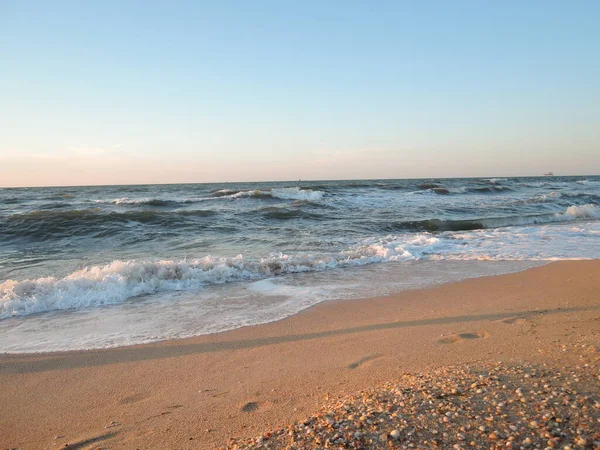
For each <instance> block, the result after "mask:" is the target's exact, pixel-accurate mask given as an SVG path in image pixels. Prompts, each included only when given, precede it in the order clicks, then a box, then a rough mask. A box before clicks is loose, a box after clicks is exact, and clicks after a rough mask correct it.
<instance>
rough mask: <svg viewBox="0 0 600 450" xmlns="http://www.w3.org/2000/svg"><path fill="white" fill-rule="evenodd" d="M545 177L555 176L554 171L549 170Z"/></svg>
mask: <svg viewBox="0 0 600 450" xmlns="http://www.w3.org/2000/svg"><path fill="white" fill-rule="evenodd" d="M544 176H545V177H553V176H554V172H548V173H545V174H544Z"/></svg>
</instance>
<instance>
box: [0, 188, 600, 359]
mask: <svg viewBox="0 0 600 450" xmlns="http://www.w3.org/2000/svg"><path fill="white" fill-rule="evenodd" d="M589 258H600V176H577V177H575V176H574V177H562V176H552V177H533V178H454V179H420V180H415V179H410V180H348V181H310V182H307V181H297V182H289V181H288V182H265V183H222V184H181V185H144V186H141V185H135V186H87V187H46V188H5V189H0V353H29V352H46V351H66V350H82V349H96V348H107V347H116V346H124V345H131V344H139V343H147V342H154V341H160V340H165V339H174V338H183V337H190V336H197V335H202V334H209V333H217V332H221V331H225V330H231V329H234V328H239V327H244V326H249V325H256V324H260V323H266V322H272V321H276V320H280V319H283V318H285V317H287V316H290V315H292V314H295V313H297V312H299V311H301V310H303V309H306V308H308V307H310V306H312V305H315V304H317V303H319V302H323V301H328V300H344V299H350V298H363V297H372V296H379V295H387V294H391V293H394V292H398V291H402V290H406V289H414V288H423V287H429V286H433V285H436V284H440V283H444V282H449V281H456V280H461V279H465V278H471V277H480V276H488V275H495V274H503V273H511V272H516V271H520V270H524V269H527V268H530V267H535V266H538V265H541V264H546V263H548V262H550V261H556V260H567V259H589ZM599 275H600V274H599Z"/></svg>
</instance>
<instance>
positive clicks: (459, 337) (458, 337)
mask: <svg viewBox="0 0 600 450" xmlns="http://www.w3.org/2000/svg"><path fill="white" fill-rule="evenodd" d="M484 337H487V333H483V332H481V333H458V334H452V335H450V336H446V337H443V338H441V339H438V342H439V343H440V344H454V343H456V342H461V341H471V340H473V339H481V338H484Z"/></svg>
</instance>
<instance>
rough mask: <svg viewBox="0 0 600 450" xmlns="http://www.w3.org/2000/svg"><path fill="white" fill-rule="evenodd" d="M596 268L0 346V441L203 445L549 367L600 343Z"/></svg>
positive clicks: (578, 266)
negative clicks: (327, 404) (142, 337)
mask: <svg viewBox="0 0 600 450" xmlns="http://www.w3.org/2000/svg"><path fill="white" fill-rule="evenodd" d="M598 273H600V261H599V260H585V261H564V262H554V263H550V264H547V265H543V266H539V267H535V268H532V269H527V270H524V271H521V272H517V273H512V274H508V275H497V276H485V277H480V278H471V279H466V280H462V281H458V282H452V283H448V284H443V285H436V286H431V287H427V288H423V289H417V290H409V291H402V292H400V293H398V294H393V295H391V296H387V297H379V298H371V299H357V300H333V301H326V302H322V303H319V304H317V305H314V306H311V307H310V308H308V309H305V310H302V311H300V312H298V313H296V314H294V315H292V316H289V317H287V318H285V319H283V320H279V321H276V322H271V323H266V324H262V325H252V326H248V327H243V328H238V329H234V330H230V331H225V332H219V333H215V334H211V335H203V336H196V337H191V338H184V339H176V340H167V341H161V342H155V343H150V344H140V345H134V346H130V347H116V348H109V349H101V350H78V351H68V352H57V353H30V354H0V402H1V403H2V404H3V405H6V408H3V412H2V413H0V429H2V430H8V433H6V432H4V433H2V437H0V446H2V447H7V448H12V447H18V448H55V447H56V446H57V445H63V444H65V443H69V444H70V446H71V447H73V446H74V445H75V444H77V443H79V444H78V445H80V446H79V448H86V447H85V445H88V444H89V445H92V444H94V445H96V446H98V445H100V446H102V447H104V446H106V447H107V448H113V447H118V448H137V447H142V448H155V447H157V446H159V445H160V443H164V442H168V443H169V444H170V445H172V446H174V447H178V448H211V447H217V446H222V445H225V444H226V443H227V440H228V439H229V438H230V437H235V438H239V439H244V438H249V437H254V436H256V435H257V434H258V433H259V430H262V429H265V428H273V427H278V426H284V425H285V424H286V423H289V422H293V421H294V420H300V419H302V418H303V417H306V416H308V415H310V414H311V413H313V412H314V411H316V410H317V409H318V408H319V407H320V406H321V405H322V403H323V401H324V399H325V398H326V397H333V396H337V395H342V394H344V393H354V392H357V391H359V390H361V389H366V388H369V387H372V386H374V385H377V384H379V383H383V382H386V381H390V380H393V379H394V378H396V377H398V376H400V375H402V374H404V373H409V372H414V371H419V370H431V369H434V368H440V367H444V366H448V365H457V364H468V363H474V362H477V361H479V362H486V361H496V360H505V361H516V360H526V361H531V362H550V361H552V358H554V356H553V355H552V352H551V349H553V348H554V346H555V345H556V340H557V339H558V340H559V341H560V342H571V341H572V340H574V339H583V338H585V339H591V340H595V342H597V341H598V333H599V332H600V321H599V320H598V319H600V303H599V302H598V298H597V296H596V293H597V292H600V280H598V278H599V277H598V276H597V274H598ZM594 345H595V344H594ZM208 368H210V370H209V369H208ZM44 411H51V412H44ZM190 438H191V439H190ZM81 443H84V444H81ZM94 448H95V447H94Z"/></svg>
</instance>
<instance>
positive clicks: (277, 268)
mask: <svg viewBox="0 0 600 450" xmlns="http://www.w3.org/2000/svg"><path fill="white" fill-rule="evenodd" d="M557 217H559V219H558V222H565V221H567V220H569V221H572V220H575V219H589V218H600V210H599V209H598V207H597V206H594V205H583V206H571V207H569V208H568V209H567V211H566V212H565V213H564V214H560V215H557ZM598 230H600V223H599V222H595V221H592V222H589V223H588V224H586V226H577V225H573V224H572V222H570V223H566V222H565V223H563V224H554V225H543V226H540V225H537V226H521V227H515V226H512V227H507V228H498V229H484V230H475V231H468V232H445V233H439V234H431V233H418V234H414V233H408V234H401V235H390V236H386V237H372V238H366V239H361V240H359V241H348V242H347V243H346V244H345V248H343V249H342V250H341V251H339V252H337V253H294V254H276V255H269V256H266V257H264V258H262V259H260V260H257V259H247V258H244V257H243V256H241V255H240V256H237V257H235V258H217V257H211V256H206V257H204V258H201V259H194V260H179V261H175V260H158V261H113V262H111V263H110V264H107V265H105V266H93V267H87V268H84V269H81V270H78V271H76V272H73V273H71V274H70V275H68V276H66V277H64V278H53V277H48V278H38V279H34V280H23V281H17V280H7V281H5V282H3V283H1V284H0V319H3V318H9V317H15V316H27V315H31V314H37V313H42V312H48V311H55V310H67V309H82V308H90V307H98V306H104V305H114V304H119V303H123V302H125V301H126V300H127V299H129V298H132V297H139V296H142V295H147V294H155V293H158V292H175V291H185V290H197V289H200V288H203V287H206V286H211V285H216V284H225V283H231V282H239V281H244V280H259V279H265V278H270V277H274V276H279V275H285V274H294V273H303V272H321V271H325V270H330V269H336V268H351V267H357V266H364V265H369V264H377V263H387V262H398V261H414V260H527V259H529V260H548V259H556V258H558V259H570V258H597V257H600V243H599V242H598V239H597V232H598Z"/></svg>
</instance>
